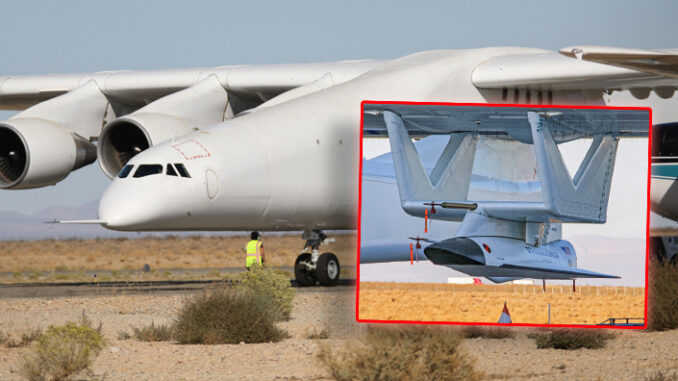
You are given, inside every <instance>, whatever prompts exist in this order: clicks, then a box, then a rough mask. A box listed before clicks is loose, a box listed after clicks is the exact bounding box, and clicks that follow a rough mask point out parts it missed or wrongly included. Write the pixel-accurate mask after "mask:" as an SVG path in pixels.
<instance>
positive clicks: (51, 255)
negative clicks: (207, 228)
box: [0, 234, 356, 283]
mask: <svg viewBox="0 0 678 381" xmlns="http://www.w3.org/2000/svg"><path fill="white" fill-rule="evenodd" d="M332 237H333V238H335V242H334V243H330V244H328V245H323V246H321V247H320V249H321V252H326V251H329V252H333V253H335V254H336V255H337V257H338V258H339V263H340V264H341V265H342V267H344V268H345V270H346V271H345V270H344V269H342V277H344V276H352V277H354V278H355V273H352V270H351V269H350V268H351V267H352V266H355V262H356V259H355V258H356V248H355V247H356V246H355V242H356V241H355V240H356V237H355V235H354V234H337V235H333V236H332ZM248 240H249V236H246V235H238V236H229V237H223V236H192V237H187V238H179V237H176V236H167V237H162V238H155V237H153V238H147V237H144V238H138V239H119V238H118V239H88V240H81V239H67V240H42V241H3V242H2V246H1V249H0V283H16V282H44V281H69V280H86V279H88V278H90V277H91V276H92V274H93V273H97V274H98V280H100V281H105V280H120V279H131V278H134V277H135V276H134V275H133V274H135V273H136V272H138V271H140V270H141V269H142V267H143V266H144V265H145V264H148V265H149V266H150V268H151V272H150V273H147V274H142V275H143V276H142V277H141V279H143V280H146V279H177V278H181V279H185V278H186V277H187V276H188V277H189V278H194V277H196V274H195V272H191V271H189V273H188V274H186V273H185V272H184V271H181V270H196V269H214V271H205V272H204V273H202V274H200V275H202V278H205V277H207V278H215V277H216V278H218V277H219V276H220V275H223V272H224V271H223V270H224V269H227V268H239V269H243V268H244V263H245V244H246V243H247V241H248ZM263 242H264V249H265V252H266V260H267V264H268V265H269V266H273V267H286V268H290V267H292V266H294V261H295V259H296V258H297V255H299V252H300V250H301V249H302V247H303V245H304V241H303V240H302V239H301V236H300V235H296V234H295V235H273V234H270V235H269V234H264V236H263ZM220 270H221V271H220Z"/></svg>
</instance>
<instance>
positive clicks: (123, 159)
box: [97, 113, 193, 178]
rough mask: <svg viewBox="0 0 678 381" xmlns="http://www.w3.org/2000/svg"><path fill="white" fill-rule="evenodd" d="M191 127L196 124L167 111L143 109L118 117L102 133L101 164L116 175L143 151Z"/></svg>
mask: <svg viewBox="0 0 678 381" xmlns="http://www.w3.org/2000/svg"><path fill="white" fill-rule="evenodd" d="M191 131H193V128H192V127H191V126H190V125H189V124H188V123H186V122H185V121H183V120H181V119H179V118H174V117H172V116H169V115H164V114H155V113H140V114H130V115H129V116H125V117H122V118H118V119H116V120H114V121H112V122H111V123H109V124H108V125H106V127H105V128H104V130H103V131H102V132H101V135H100V136H99V143H98V146H97V152H98V156H99V164H100V165H101V169H103V171H104V173H106V175H107V176H108V177H110V178H113V177H115V176H116V175H117V174H118V173H119V172H120V170H121V169H122V167H124V166H125V164H127V162H128V161H129V160H130V159H131V158H133V157H134V156H135V155H136V154H138V153H139V152H141V151H143V150H145V149H147V148H149V147H152V146H154V145H156V144H158V143H161V142H163V141H165V140H169V139H172V138H175V137H178V136H181V135H185V134H187V133H189V132H191Z"/></svg>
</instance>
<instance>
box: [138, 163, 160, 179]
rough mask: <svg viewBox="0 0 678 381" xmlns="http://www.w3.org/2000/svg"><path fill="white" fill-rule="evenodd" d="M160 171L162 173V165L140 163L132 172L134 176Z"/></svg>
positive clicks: (148, 174) (154, 173)
mask: <svg viewBox="0 0 678 381" xmlns="http://www.w3.org/2000/svg"><path fill="white" fill-rule="evenodd" d="M160 173H162V165H160V164H141V165H140V166H139V168H137V171H136V172H134V177H144V176H150V175H157V174H160Z"/></svg>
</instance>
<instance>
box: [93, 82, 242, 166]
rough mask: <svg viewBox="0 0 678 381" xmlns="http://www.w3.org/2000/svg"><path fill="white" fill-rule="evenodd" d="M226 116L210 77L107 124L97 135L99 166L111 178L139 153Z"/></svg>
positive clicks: (223, 99)
mask: <svg viewBox="0 0 678 381" xmlns="http://www.w3.org/2000/svg"><path fill="white" fill-rule="evenodd" d="M229 116H232V114H231V109H230V106H229V102H228V94H227V93H226V90H224V88H223V86H222V85H221V83H220V82H219V80H218V79H217V78H216V76H214V75H211V76H209V77H207V78H205V79H204V80H202V81H200V82H198V83H196V84H195V85H193V86H191V87H188V88H186V89H183V90H181V91H177V92H176V93H173V94H170V95H168V96H166V97H163V98H160V99H158V100H156V101H155V102H152V103H150V104H148V105H147V106H145V107H142V108H140V109H139V110H137V111H135V112H133V113H131V114H128V115H125V116H123V117H120V118H118V119H115V120H113V121H112V122H110V123H108V124H107V125H106V127H104V129H103V131H102V132H101V135H99V142H98V145H97V153H98V156H99V164H100V165H101V169H103V171H104V173H106V175H108V177H110V178H113V177H115V176H116V175H117V174H118V172H120V170H121V169H122V167H124V166H125V164H126V163H127V162H128V161H129V159H131V158H132V157H134V155H136V154H138V153H139V152H141V151H143V150H145V149H147V148H149V147H152V146H154V145H156V144H158V143H161V142H164V141H166V140H169V139H173V138H176V137H179V136H182V135H185V134H187V133H189V132H191V131H193V130H197V129H200V128H204V127H208V126H210V125H213V124H216V123H219V122H221V121H223V120H224V119H225V118H227V117H229Z"/></svg>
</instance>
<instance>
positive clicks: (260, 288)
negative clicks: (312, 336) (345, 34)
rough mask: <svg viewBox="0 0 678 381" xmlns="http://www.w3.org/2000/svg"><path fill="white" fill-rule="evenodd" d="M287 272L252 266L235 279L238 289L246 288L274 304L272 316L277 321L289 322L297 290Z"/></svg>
mask: <svg viewBox="0 0 678 381" xmlns="http://www.w3.org/2000/svg"><path fill="white" fill-rule="evenodd" d="M290 276H291V274H289V273H288V272H286V271H282V270H277V269H272V268H270V267H266V266H252V267H251V268H250V271H245V272H242V273H240V274H238V276H237V277H236V278H235V280H236V282H237V284H238V286H237V287H238V288H246V289H248V290H251V291H254V292H255V293H258V294H263V296H264V297H265V298H268V299H270V300H271V301H272V302H273V306H272V309H271V312H270V313H271V314H273V317H274V319H275V320H277V321H284V320H289V319H290V316H291V315H292V302H293V300H294V293H295V290H294V289H293V288H292V284H291V283H290Z"/></svg>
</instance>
